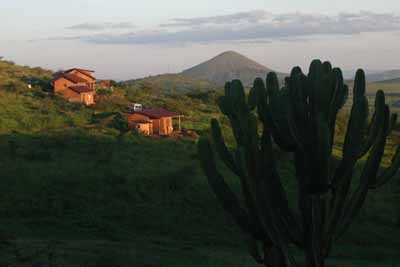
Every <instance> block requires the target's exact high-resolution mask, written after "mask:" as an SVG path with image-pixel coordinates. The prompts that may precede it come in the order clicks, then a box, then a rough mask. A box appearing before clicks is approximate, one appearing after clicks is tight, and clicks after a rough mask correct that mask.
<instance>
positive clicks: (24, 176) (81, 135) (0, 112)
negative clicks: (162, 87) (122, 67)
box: [0, 89, 400, 267]
mask: <svg viewBox="0 0 400 267" xmlns="http://www.w3.org/2000/svg"><path fill="white" fill-rule="evenodd" d="M0 94H1V97H0V101H2V102H1V105H0V119H1V121H0V155H1V157H0V177H1V179H0V232H1V230H3V231H6V232H13V233H14V234H16V235H17V241H18V244H19V246H20V247H21V248H22V250H23V253H24V254H25V255H28V254H30V253H32V252H33V251H34V250H35V249H37V248H40V247H44V248H45V250H44V251H45V253H44V254H42V256H39V257H36V259H38V260H42V261H44V262H46V260H47V259H46V257H47V256H48V254H49V252H54V253H55V254H54V258H55V260H56V261H57V263H58V266H195V267H196V266H216V267H220V266H256V265H255V264H253V262H252V260H251V259H250V257H249V256H248V255H247V253H246V250H245V248H244V246H243V243H242V240H243V236H242V235H241V233H240V231H239V230H238V229H237V228H236V226H235V225H233V224H232V222H231V220H230V219H229V218H228V217H227V216H226V215H225V213H224V212H223V211H222V209H221V208H220V206H219V205H218V203H217V201H216V199H215V197H214V196H213V194H212V193H211V192H210V190H209V187H208V185H207V182H206V180H205V178H204V176H203V174H202V172H201V170H200V168H199V166H198V162H197V158H196V149H195V141H194V140H191V139H162V140H159V141H151V140H149V139H146V138H142V137H139V136H135V135H132V134H126V135H122V136H121V135H120V134H119V132H118V131H116V130H114V129H111V128H109V127H108V126H107V124H105V123H103V121H102V120H101V119H98V118H99V117H100V118H102V117H103V116H105V117H106V115H107V114H110V113H112V112H115V111H118V110H120V109H121V108H122V107H123V106H124V105H125V104H126V103H127V102H128V101H138V102H142V103H144V104H147V105H153V106H165V107H169V108H171V109H173V110H176V111H179V112H181V113H183V114H185V115H186V117H185V122H184V127H186V128H195V129H196V130H198V131H199V132H205V129H206V128H207V127H208V120H209V118H210V117H219V115H218V113H217V112H218V111H217V108H216V107H215V105H214V104H212V103H213V101H214V99H215V95H213V94H200V95H196V96H191V97H189V96H185V95H180V96H170V97H168V96H158V95H157V94H153V93H152V92H151V91H148V90H140V91H138V90H128V91H126V90H116V94H115V95H114V96H112V97H109V98H107V99H106V100H104V101H103V102H102V103H100V104H99V105H98V106H96V107H92V108H85V107H82V106H79V105H78V106H77V105H70V104H68V103H66V102H64V101H63V100H61V99H57V98H56V99H54V98H52V97H50V96H47V95H43V94H41V93H40V92H39V91H38V90H29V91H24V92H23V93H21V94H15V93H14V92H9V91H6V90H4V89H0ZM188 107H190V109H189V108H188ZM225 130H226V128H225ZM228 140H231V139H230V138H229V139H228ZM280 169H281V171H282V172H283V173H284V175H283V176H284V177H285V184H286V186H287V187H288V189H289V190H290V191H293V180H292V179H290V178H291V175H292V173H293V169H292V167H291V166H290V164H288V163H287V162H286V161H282V162H281V166H280ZM230 182H231V184H232V186H233V188H235V190H236V191H239V185H238V181H237V180H236V179H234V178H233V177H231V178H230ZM398 188H399V187H398V186H396V185H395V184H394V183H392V184H391V185H388V186H386V187H385V188H383V189H381V190H379V191H378V192H377V193H376V194H375V195H373V196H371V197H370V198H369V199H368V203H367V205H366V208H365V209H364V210H363V212H362V214H361V215H360V216H359V218H358V221H357V223H356V224H355V226H354V227H353V228H352V231H351V232H350V233H349V234H348V235H347V236H346V237H345V238H344V240H342V241H341V242H340V244H339V245H338V246H337V249H336V250H335V251H334V253H333V255H332V259H331V260H330V261H329V266H377V265H379V266H396V265H395V264H396V263H399V262H400V257H399V255H398V253H397V252H398V250H399V249H400V242H399V240H400V239H399V238H400V229H399V228H396V223H397V216H395V214H396V212H397V211H398V209H399V206H398V203H399V201H400V199H399V192H398ZM396 190H397V191H396ZM292 197H293V195H292ZM396 205H397V206H396ZM0 253H2V255H1V256H2V257H0V266H2V265H4V264H5V262H7V261H10V260H11V259H10V258H11V257H12V253H11V252H10V250H7V249H3V250H2V251H1V252H0Z"/></svg>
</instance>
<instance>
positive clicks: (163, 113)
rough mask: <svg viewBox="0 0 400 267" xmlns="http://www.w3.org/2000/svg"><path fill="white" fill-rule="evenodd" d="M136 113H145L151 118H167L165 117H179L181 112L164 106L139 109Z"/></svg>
mask: <svg viewBox="0 0 400 267" xmlns="http://www.w3.org/2000/svg"><path fill="white" fill-rule="evenodd" d="M135 113H138V114H142V115H145V116H147V117H149V118H152V119H160V118H165V117H178V116H180V115H179V114H177V113H175V112H173V111H169V110H166V109H163V108H154V109H143V110H138V111H135Z"/></svg>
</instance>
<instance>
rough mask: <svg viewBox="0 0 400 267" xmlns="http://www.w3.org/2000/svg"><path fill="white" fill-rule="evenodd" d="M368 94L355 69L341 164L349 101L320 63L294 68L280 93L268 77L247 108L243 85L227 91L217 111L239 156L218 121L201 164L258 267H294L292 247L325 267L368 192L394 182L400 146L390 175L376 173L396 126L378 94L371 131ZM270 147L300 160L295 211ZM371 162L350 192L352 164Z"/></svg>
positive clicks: (203, 146) (333, 72) (311, 264)
mask: <svg viewBox="0 0 400 267" xmlns="http://www.w3.org/2000/svg"><path fill="white" fill-rule="evenodd" d="M365 87H366V85H365V75H364V72H363V71H362V70H358V71H357V73H356V78H355V83H354V89H353V105H352V109H351V113H350V118H349V122H348V125H347V132H346V136H345V140H344V145H343V151H342V152H343V155H342V158H341V159H340V160H339V161H338V160H335V159H334V157H333V156H332V147H333V144H334V141H335V140H334V139H335V135H334V132H335V124H336V117H337V114H338V112H339V110H340V109H341V108H342V107H343V105H344V104H345V102H346V100H347V98H348V95H349V92H348V91H349V89H348V87H347V85H345V84H344V80H343V76H342V72H341V70H340V69H339V68H333V67H332V66H331V64H330V63H329V62H324V63H322V62H321V61H319V60H314V61H313V62H312V63H311V66H310V69H309V73H308V75H305V74H303V72H302V70H301V69H300V68H299V67H296V68H293V70H292V72H291V74H290V76H289V77H287V78H286V81H285V86H284V87H283V88H279V84H278V79H277V76H276V74H275V73H269V74H268V75H267V79H266V83H264V81H263V80H262V79H260V78H257V79H256V80H255V81H254V85H253V87H252V89H251V90H250V93H249V95H248V97H247V99H246V96H245V91H244V88H243V86H242V84H241V82H240V81H239V80H233V81H232V82H228V83H226V86H225V95H224V96H222V97H221V98H220V99H219V100H218V104H219V107H220V109H221V112H222V113H223V114H224V115H226V116H227V117H228V118H229V121H230V124H231V127H232V131H233V134H234V137H235V140H236V144H237V146H236V149H235V151H231V150H230V149H228V148H227V146H226V144H225V142H224V139H223V136H222V134H221V130H220V126H219V123H218V121H217V120H215V119H213V120H212V121H211V132H212V138H211V139H212V140H208V139H207V138H206V137H201V138H200V140H199V142H198V151H199V157H200V160H201V164H202V167H203V169H204V171H205V173H206V175H207V178H208V181H209V184H210V186H211V188H212V189H213V191H214V193H215V194H216V196H217V198H218V199H219V201H220V202H221V203H222V206H223V208H224V209H225V210H226V211H227V212H228V213H229V214H230V215H231V216H232V218H233V220H234V221H235V222H236V223H237V224H238V225H239V226H240V228H241V229H242V230H243V231H244V232H245V233H246V234H247V235H248V236H249V239H250V241H249V252H250V254H251V255H252V256H253V257H254V259H255V260H256V261H257V262H258V263H263V264H265V266H279V267H281V266H294V264H295V263H294V260H293V258H292V257H291V256H290V253H289V251H288V248H289V246H291V245H293V244H294V245H296V246H297V247H298V248H300V249H301V250H302V251H304V254H305V262H306V265H307V266H308V267H322V266H324V261H325V259H326V258H327V257H328V255H329V252H330V250H331V247H332V244H333V242H334V241H335V240H336V239H337V238H339V237H340V236H341V235H342V234H343V233H344V232H345V231H346V230H347V229H348V227H349V226H350V225H351V223H352V221H353V219H354V218H355V217H356V216H357V214H358V212H359V211H360V209H361V207H362V205H363V203H364V201H365V199H366V196H367V194H368V192H369V191H370V190H372V189H375V188H378V187H380V186H382V185H383V184H385V183H386V182H387V181H388V180H389V179H390V178H391V177H393V176H394V175H395V174H396V173H397V171H398V169H399V166H400V146H399V147H398V148H397V153H396V155H395V156H394V157H393V160H392V164H391V166H390V167H389V168H387V169H386V170H383V171H382V170H380V163H381V160H382V156H383V152H384V148H385V144H386V139H387V137H388V135H389V133H390V131H391V128H392V125H395V123H396V118H397V117H396V116H395V115H393V116H392V117H390V112H389V107H388V106H387V105H386V103H385V95H384V93H383V92H382V91H378V92H377V94H376V99H375V111H374V114H373V119H372V121H371V123H370V124H368V116H369V110H368V100H367V98H366V96H365V90H366V89H365ZM257 119H258V120H259V121H260V122H261V123H258V121H257ZM260 125H261V126H262V129H260V130H259V129H258V128H259V126H260ZM260 132H262V134H261V136H260V135H259V133H260ZM273 142H275V143H276V144H277V145H278V146H279V148H280V149H282V150H284V151H286V152H291V153H293V155H294V157H293V158H294V159H293V163H294V166H295V170H296V173H295V177H296V179H297V184H298V192H299V194H298V201H297V202H298V206H297V207H296V208H293V207H290V206H289V204H288V200H287V196H286V192H285V190H284V187H283V185H282V183H281V178H280V176H279V172H278V170H277V167H276V160H275V158H274V152H273ZM214 150H215V151H216V152H217V154H218V159H219V160H221V161H222V162H223V163H224V164H225V165H226V166H227V167H228V168H229V169H230V170H231V171H232V172H233V173H234V174H235V175H236V176H238V177H239V179H240V183H241V187H242V192H243V198H238V197H237V196H236V195H235V193H234V192H233V191H232V190H231V189H230V188H229V186H228V184H227V183H226V182H225V180H224V178H223V177H222V175H221V173H220V172H219V171H218V169H217V164H216V162H217V160H216V157H215V155H214ZM367 154H368V158H367V160H366V163H365V164H364V167H363V170H362V174H361V177H360V181H359V184H358V186H357V188H356V189H355V190H351V189H350V185H351V183H352V179H353V172H354V169H355V165H356V163H357V162H358V161H359V159H360V158H361V157H363V156H364V155H367ZM239 199H243V201H240V200H239ZM242 202H243V203H242ZM260 245H261V246H260ZM260 247H261V249H260Z"/></svg>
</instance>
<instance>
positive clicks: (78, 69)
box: [65, 68, 94, 72]
mask: <svg viewBox="0 0 400 267" xmlns="http://www.w3.org/2000/svg"><path fill="white" fill-rule="evenodd" d="M73 70H77V71H88V72H94V70H85V69H80V68H72V69H69V70H66V71H65V72H70V71H73Z"/></svg>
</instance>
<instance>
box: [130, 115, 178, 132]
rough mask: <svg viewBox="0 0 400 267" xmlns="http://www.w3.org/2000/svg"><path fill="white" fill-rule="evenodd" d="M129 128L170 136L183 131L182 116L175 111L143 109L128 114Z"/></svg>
mask: <svg viewBox="0 0 400 267" xmlns="http://www.w3.org/2000/svg"><path fill="white" fill-rule="evenodd" d="M126 117H127V120H128V125H129V128H130V129H132V130H135V131H137V132H138V133H140V134H142V135H161V136H169V135H172V134H174V133H179V132H181V118H182V117H183V115H179V114H177V113H175V112H172V111H169V110H166V109H163V108H154V109H142V110H136V111H130V112H129V113H127V114H126Z"/></svg>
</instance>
